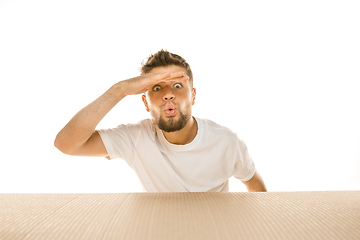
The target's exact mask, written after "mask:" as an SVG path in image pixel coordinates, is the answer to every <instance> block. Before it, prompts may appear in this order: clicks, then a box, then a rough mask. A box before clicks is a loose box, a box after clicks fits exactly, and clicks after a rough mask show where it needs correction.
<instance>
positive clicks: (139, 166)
mask: <svg viewBox="0 0 360 240" xmlns="http://www.w3.org/2000/svg"><path fill="white" fill-rule="evenodd" d="M195 119H196V122H197V124H198V132H197V135H196V137H195V138H194V140H193V141H192V142H191V143H189V144H186V145H175V144H171V143H169V142H168V141H167V140H166V138H165V137H164V135H163V132H162V131H161V130H160V129H159V128H158V126H156V125H155V124H154V123H153V120H151V119H146V120H142V121H141V122H139V123H138V124H127V125H120V126H118V127H116V128H112V129H106V130H98V132H99V134H100V136H101V138H102V141H103V142H104V145H105V148H106V150H107V152H108V154H109V157H110V158H111V159H113V158H121V159H124V160H126V162H127V163H128V164H129V166H130V167H131V168H132V169H133V170H134V171H135V173H136V174H137V176H138V177H139V179H140V182H141V184H142V187H143V190H145V191H147V192H228V191H229V178H230V177H231V176H234V177H236V178H238V179H240V180H241V181H248V180H250V179H251V178H252V177H253V176H254V174H255V165H254V163H253V161H252V159H251V157H250V155H249V153H248V151H247V147H246V145H245V143H244V142H243V141H241V140H240V139H239V138H238V136H237V135H236V134H235V133H233V132H232V131H231V130H229V129H228V128H226V127H223V126H220V125H218V124H216V123H214V122H213V121H210V120H206V119H201V118H195Z"/></svg>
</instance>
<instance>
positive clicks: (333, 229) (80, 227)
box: [0, 191, 360, 240]
mask: <svg viewBox="0 0 360 240" xmlns="http://www.w3.org/2000/svg"><path fill="white" fill-rule="evenodd" d="M0 239H1V240H18V239H27V240H31V239H46V240H49V239H50V240H54V239H66V240H71V239H84V240H91V239H96V240H99V239H134V240H135V239H136V240H138V239H147V240H172V239H184V240H192V239H194V240H195V239H196V240H201V239H204V240H205V239H206V240H212V239H216V240H227V239H257V240H259V239H266V240H272V239H277V240H278V239H286V240H288V239H306V240H311V239H317V240H319V239H326V240H331V239H341V240H351V239H354V240H359V239H360V191H334V192H268V193H234V192H230V193H104V194H101V193H94V194H0Z"/></svg>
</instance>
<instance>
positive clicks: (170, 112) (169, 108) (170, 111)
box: [165, 105, 176, 117]
mask: <svg viewBox="0 0 360 240" xmlns="http://www.w3.org/2000/svg"><path fill="white" fill-rule="evenodd" d="M175 114H176V109H175V107H174V106H172V105H169V106H166V108H165V115H166V116H168V117H171V116H174V115H175Z"/></svg>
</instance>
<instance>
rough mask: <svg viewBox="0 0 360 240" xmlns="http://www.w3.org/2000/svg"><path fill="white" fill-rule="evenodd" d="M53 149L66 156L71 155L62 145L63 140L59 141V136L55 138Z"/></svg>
mask: <svg viewBox="0 0 360 240" xmlns="http://www.w3.org/2000/svg"><path fill="white" fill-rule="evenodd" d="M54 147H56V148H57V149H58V150H59V151H60V152H62V153H64V154H66V155H72V154H71V152H70V149H69V148H67V147H66V145H65V144H64V140H61V137H59V135H57V136H56V138H55V141H54Z"/></svg>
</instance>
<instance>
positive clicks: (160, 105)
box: [55, 50, 266, 192]
mask: <svg viewBox="0 0 360 240" xmlns="http://www.w3.org/2000/svg"><path fill="white" fill-rule="evenodd" d="M133 94H143V96H142V100H143V102H144V105H145V108H146V110H147V111H148V112H150V113H151V116H152V119H146V120H143V121H141V122H139V123H138V124H128V125H120V126H118V127H117V128H113V129H107V130H95V128H96V126H97V124H98V123H99V122H100V121H101V119H102V118H103V117H104V116H105V115H106V114H107V113H108V112H109V111H110V110H111V109H112V108H113V107H114V106H115V105H116V104H117V103H118V102H119V101H121V100H122V99H123V98H124V97H126V96H127V95H133ZM195 96H196V89H195V88H193V76H192V72H191V69H190V66H189V64H188V63H187V62H186V61H185V59H183V58H182V57H180V56H178V55H176V54H172V53H170V52H168V51H164V50H160V51H159V52H157V53H156V54H154V55H151V56H150V57H149V58H148V60H147V62H146V63H145V64H143V65H142V69H141V75H140V76H138V77H135V78H131V79H127V80H124V81H120V82H118V83H116V84H115V85H113V86H112V87H111V88H110V89H109V90H108V91H106V92H105V93H104V94H103V95H101V96H100V97H99V98H98V99H96V100H95V101H94V102H92V103H90V104H89V105H88V106H86V107H85V108H83V109H82V110H80V111H79V112H78V113H77V114H76V115H75V116H74V117H73V118H72V119H71V120H70V122H69V123H68V124H67V125H66V126H65V127H64V128H63V129H62V130H61V131H60V132H59V134H58V135H57V137H56V139H55V146H56V147H57V148H58V149H59V150H60V151H62V152H63V153H65V154H69V155H76V156H95V157H106V158H108V159H113V158H121V159H124V160H126V162H127V163H128V164H129V165H130V166H131V167H132V168H133V170H134V171H135V172H136V174H137V175H138V177H139V179H140V182H141V184H142V187H143V189H144V190H145V191H148V192H227V191H229V181H228V180H229V178H230V177H231V176H234V177H236V178H238V179H240V180H241V181H242V182H243V183H244V184H245V185H246V187H247V190H248V191H266V187H265V184H264V182H263V180H262V178H261V176H260V174H259V173H258V172H257V171H256V169H255V166H254V163H253V161H252V160H251V158H250V156H249V154H248V151H247V147H246V145H245V144H244V142H242V141H241V140H240V139H239V138H238V136H237V135H236V134H234V133H233V132H232V131H230V130H229V129H227V128H225V127H222V126H220V125H218V124H216V123H214V122H212V121H210V120H206V119H200V118H196V117H193V116H192V106H193V105H194V104H195ZM125 114H126V113H125Z"/></svg>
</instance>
